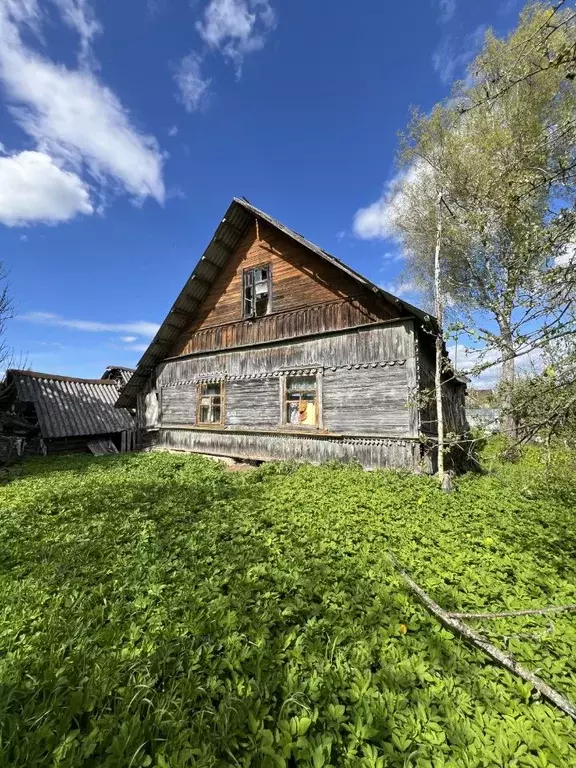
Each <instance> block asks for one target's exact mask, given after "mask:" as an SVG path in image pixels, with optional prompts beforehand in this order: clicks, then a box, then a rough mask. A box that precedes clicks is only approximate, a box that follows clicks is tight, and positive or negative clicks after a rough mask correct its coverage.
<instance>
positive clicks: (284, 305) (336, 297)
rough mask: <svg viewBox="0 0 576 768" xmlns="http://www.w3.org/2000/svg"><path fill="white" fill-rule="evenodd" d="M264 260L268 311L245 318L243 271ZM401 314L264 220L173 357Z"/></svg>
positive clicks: (232, 261) (231, 259) (215, 286)
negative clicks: (269, 273)
mask: <svg viewBox="0 0 576 768" xmlns="http://www.w3.org/2000/svg"><path fill="white" fill-rule="evenodd" d="M264 264H269V265H270V267H271V270H272V304H271V312H270V314H269V315H267V316H266V317H262V318H256V319H253V320H249V321H245V320H243V316H242V275H243V271H244V270H245V269H249V268H250V267H255V266H258V265H264ZM401 314H402V312H401V311H400V310H399V309H398V307H397V306H396V305H394V304H390V303H388V302H387V301H386V300H385V299H384V298H383V297H377V296H375V295H374V294H373V293H372V292H370V291H368V290H365V289H363V288H362V286H359V284H358V283H357V282H356V281H355V280H353V279H352V278H351V277H349V276H348V275H346V274H344V273H343V272H341V271H340V270H339V269H337V268H335V267H334V266H332V265H331V264H328V263H326V262H323V261H321V260H320V259H318V258H317V257H315V256H314V255H313V254H311V253H310V252H309V251H308V249H306V248H304V247H303V246H301V245H299V244H298V243H296V242H294V241H293V240H292V239H291V238H289V237H287V236H286V235H284V234H283V233H282V232H279V231H277V230H275V229H273V228H272V227H269V226H267V225H266V224H264V223H260V224H258V226H256V224H254V226H253V227H251V229H250V230H249V231H248V232H247V234H246V235H245V236H244V238H243V239H242V240H241V242H240V244H239V245H238V247H237V248H236V249H235V251H234V253H231V254H230V257H229V259H228V261H227V263H226V265H225V267H224V268H223V270H222V271H221V273H220V274H219V275H218V277H217V278H216V279H215V280H214V282H213V284H212V286H211V288H210V290H209V292H208V294H207V295H206V297H205V298H204V300H203V302H202V305H201V306H200V308H199V309H198V311H197V312H196V316H195V318H194V320H193V321H192V323H191V325H190V326H189V328H188V329H187V330H186V331H185V332H184V333H183V334H182V335H181V337H180V338H179V340H178V342H177V343H176V344H175V346H174V349H173V351H172V353H171V354H172V355H173V356H177V355H182V354H189V353H192V352H198V351H204V350H208V349H224V348H231V347H234V346H238V345H241V344H252V343H255V342H258V341H271V340H274V339H282V338H290V337H292V336H297V335H300V334H313V333H318V332H322V331H325V330H338V329H340V328H348V327H352V326H356V325H360V324H363V323H370V322H373V321H378V320H387V319H391V318H396V317H399V316H400V315H401Z"/></svg>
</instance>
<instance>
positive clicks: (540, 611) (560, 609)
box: [446, 605, 576, 619]
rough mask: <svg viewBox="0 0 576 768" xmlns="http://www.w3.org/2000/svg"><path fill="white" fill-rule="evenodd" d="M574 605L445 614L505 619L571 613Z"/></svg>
mask: <svg viewBox="0 0 576 768" xmlns="http://www.w3.org/2000/svg"><path fill="white" fill-rule="evenodd" d="M573 611H576V605H551V606H550V607H549V608H528V609H526V610H524V611H501V612H500V613H453V612H452V611H450V612H448V613H447V614H446V615H447V616H450V618H451V619H507V618H509V617H511V616H546V614H548V613H571V612H573Z"/></svg>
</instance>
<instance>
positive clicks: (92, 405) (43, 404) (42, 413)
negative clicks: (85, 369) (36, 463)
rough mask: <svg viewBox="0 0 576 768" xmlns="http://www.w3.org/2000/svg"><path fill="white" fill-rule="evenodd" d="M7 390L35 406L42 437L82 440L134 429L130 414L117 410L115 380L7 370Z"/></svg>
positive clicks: (121, 409)
mask: <svg viewBox="0 0 576 768" xmlns="http://www.w3.org/2000/svg"><path fill="white" fill-rule="evenodd" d="M6 386H7V388H11V387H14V389H15V392H16V396H17V398H18V400H20V401H21V402H28V403H33V404H34V406H35V409H36V415H37V417H38V424H39V426H40V431H41V433H42V437H45V438H55V437H78V436H81V435H105V434H111V433H113V432H123V431H124V430H129V429H132V428H133V427H134V422H133V419H132V416H131V415H130V413H129V412H128V411H127V410H125V409H124V408H116V407H115V403H116V399H117V397H118V390H117V387H116V382H115V381H113V380H112V379H107V380H105V381H104V380H102V379H76V378H73V377H71V376H58V375H56V374H52V373H39V372H37V371H20V370H14V369H11V370H9V371H6Z"/></svg>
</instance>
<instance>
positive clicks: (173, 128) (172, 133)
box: [168, 125, 179, 139]
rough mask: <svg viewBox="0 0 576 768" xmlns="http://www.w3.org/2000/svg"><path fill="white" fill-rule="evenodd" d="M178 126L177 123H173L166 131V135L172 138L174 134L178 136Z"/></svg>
mask: <svg viewBox="0 0 576 768" xmlns="http://www.w3.org/2000/svg"><path fill="white" fill-rule="evenodd" d="M178 131H179V128H178V126H177V125H173V126H172V128H170V130H169V131H168V136H170V138H171V139H173V138H174V136H178Z"/></svg>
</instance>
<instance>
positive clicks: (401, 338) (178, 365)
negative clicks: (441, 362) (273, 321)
mask: <svg viewBox="0 0 576 768" xmlns="http://www.w3.org/2000/svg"><path fill="white" fill-rule="evenodd" d="M413 355H414V347H413V336H412V322H411V321H400V322H397V323H391V324H388V325H381V326H374V327H372V328H363V329H360V330H354V331H343V332H341V333H333V334H330V335H326V336H319V337H315V338H312V339H304V340H302V341H292V342H287V343H279V344H274V345H262V346H256V347H252V348H250V349H237V350H230V351H228V352H216V353H214V354H206V355H198V356H190V357H184V358H181V359H178V360H169V361H166V362H164V363H161V364H160V365H159V366H158V384H159V386H162V387H163V386H167V385H170V384H175V383H178V382H181V383H184V382H186V383H188V382H189V381H190V380H192V379H193V378H194V377H196V378H197V379H199V378H201V377H202V376H211V375H216V376H217V375H221V376H222V377H223V376H224V375H226V376H229V377H234V376H236V377H237V376H256V375H259V374H267V373H272V372H273V371H275V370H280V369H290V368H294V367H309V366H323V367H325V368H330V367H341V366H354V365H363V364H371V363H375V362H377V363H381V362H384V363H391V362H397V361H399V362H401V363H404V364H405V362H406V360H407V359H409V358H410V357H413ZM414 383H415V382H414Z"/></svg>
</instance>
